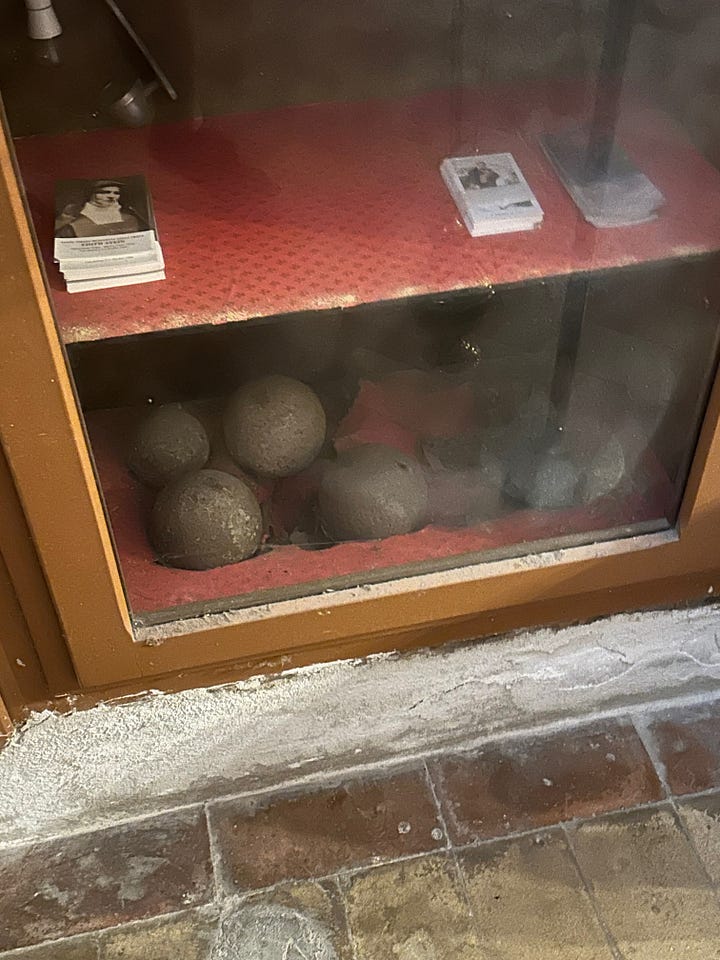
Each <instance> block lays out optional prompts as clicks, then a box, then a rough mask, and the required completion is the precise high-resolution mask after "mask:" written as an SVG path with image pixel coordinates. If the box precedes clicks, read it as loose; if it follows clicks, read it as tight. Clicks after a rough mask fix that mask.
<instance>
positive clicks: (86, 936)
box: [0, 903, 216, 960]
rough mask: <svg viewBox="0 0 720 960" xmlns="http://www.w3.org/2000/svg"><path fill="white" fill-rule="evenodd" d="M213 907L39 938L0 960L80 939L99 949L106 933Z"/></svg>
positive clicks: (3, 953) (3, 954)
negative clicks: (47, 938) (67, 934)
mask: <svg viewBox="0 0 720 960" xmlns="http://www.w3.org/2000/svg"><path fill="white" fill-rule="evenodd" d="M215 907H216V904H214V903H202V904H198V905H197V906H195V907H186V908H185V909H184V910H171V911H170V912H169V913H156V914H153V915H152V916H151V917H139V918H136V919H135V920H125V921H124V922H123V923H114V924H112V925H111V926H109V927H100V928H99V929H98V930H87V931H85V932H84V933H74V934H72V935H71V936H65V937H56V938H55V939H53V940H40V941H38V943H31V944H28V945H27V946H26V947H13V948H12V949H11V950H5V951H0V960H5V958H8V960H12V958H13V957H19V956H22V954H23V952H27V951H28V950H39V949H40V947H52V946H53V944H58V943H60V944H64V943H79V942H80V941H81V940H85V941H87V942H88V943H93V942H94V943H95V944H96V945H97V946H98V949H99V947H100V946H101V943H100V941H101V939H102V937H103V936H104V935H105V934H107V933H113V932H115V931H119V930H120V931H121V930H128V929H133V928H137V927H142V926H143V925H144V924H151V923H154V922H155V921H156V920H174V919H176V918H178V917H186V916H190V915H191V914H197V913H207V912H208V911H210V910H213V909H214V908H215Z"/></svg>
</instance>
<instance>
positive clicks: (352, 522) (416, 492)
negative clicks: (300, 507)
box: [318, 443, 428, 541]
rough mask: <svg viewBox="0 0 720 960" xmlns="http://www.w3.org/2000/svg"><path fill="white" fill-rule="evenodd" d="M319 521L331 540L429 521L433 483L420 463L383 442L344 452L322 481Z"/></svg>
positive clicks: (376, 536) (368, 536)
mask: <svg viewBox="0 0 720 960" xmlns="http://www.w3.org/2000/svg"><path fill="white" fill-rule="evenodd" d="M318 508H319V514H320V523H321V525H322V528H323V530H324V531H325V534H326V535H327V536H328V537H330V539H331V540H336V541H337V540H380V539H382V538H383V537H392V536H395V535H396V534H401V533H410V532H411V531H412V530H417V529H418V528H419V527H421V526H422V525H423V523H425V521H426V518H427V513H428V488H427V483H426V482H425V477H424V475H423V471H422V468H421V467H420V464H419V463H418V462H417V461H416V460H413V458H412V457H408V456H406V455H405V454H404V453H401V452H400V451H399V450H395V449H393V448H392V447H387V446H384V445H382V444H378V443H368V444H364V445H363V446H359V447H353V448H352V449H351V450H346V451H344V452H343V453H341V454H340V456H339V457H338V459H337V460H336V461H335V462H334V463H333V464H331V465H330V466H329V467H328V468H327V470H326V471H325V473H324V474H323V477H322V480H321V481H320V489H319V492H318Z"/></svg>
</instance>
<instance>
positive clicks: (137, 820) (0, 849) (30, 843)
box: [0, 800, 207, 855]
mask: <svg viewBox="0 0 720 960" xmlns="http://www.w3.org/2000/svg"><path fill="white" fill-rule="evenodd" d="M206 804H207V801H206V800H193V801H192V803H183V804H179V805H178V806H174V807H163V808H162V809H161V810H155V811H153V812H151V813H139V814H136V815H134V816H132V817H120V818H119V819H118V820H111V821H110V820H108V821H100V822H98V823H97V824H95V825H94V826H92V827H90V829H84V830H83V829H79V830H68V831H66V832H64V833H48V834H47V835H45V834H42V835H40V836H31V837H30V836H28V837H24V838H22V839H20V838H18V839H15V840H6V841H4V842H1V841H0V855H1V854H3V853H5V851H8V852H11V851H13V850H20V849H22V848H23V847H41V846H43V845H45V844H48V845H49V844H51V843H55V842H57V841H63V840H73V839H74V838H76V837H90V836H92V835H93V834H96V833H108V832H109V831H111V830H116V829H119V828H123V827H128V826H130V825H131V824H133V825H134V824H140V825H142V824H143V823H144V822H145V821H151V820H163V819H164V818H165V817H170V816H173V815H174V814H178V813H188V812H190V811H193V810H196V811H197V812H198V813H200V812H201V811H202V810H203V809H204V808H205V806H206Z"/></svg>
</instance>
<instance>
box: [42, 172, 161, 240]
mask: <svg viewBox="0 0 720 960" xmlns="http://www.w3.org/2000/svg"><path fill="white" fill-rule="evenodd" d="M55 200H56V208H55V236H56V237H57V238H58V239H74V238H78V239H82V238H84V237H108V236H117V235H121V234H128V233H140V232H141V231H144V230H151V229H152V226H151V223H150V219H151V217H150V211H149V203H148V193H147V187H146V185H145V178H144V177H139V176H137V177H119V178H117V179H108V180H65V181H62V182H61V183H59V184H58V185H57V191H56V197H55Z"/></svg>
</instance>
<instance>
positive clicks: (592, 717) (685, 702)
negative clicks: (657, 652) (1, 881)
mask: <svg viewBox="0 0 720 960" xmlns="http://www.w3.org/2000/svg"><path fill="white" fill-rule="evenodd" d="M715 703H720V694H713V692H711V695H710V696H708V692H707V691H705V692H704V693H699V694H693V695H691V696H687V697H675V698H665V699H663V700H658V701H652V700H649V701H646V702H645V703H639V704H635V705H632V706H631V707H628V706H627V705H624V706H622V707H618V708H615V709H613V710H607V711H604V712H602V713H600V714H585V715H583V716H580V717H571V718H563V719H560V720H555V721H551V722H549V723H546V724H541V725H535V726H529V727H523V728H521V729H515V730H505V731H502V730H498V731H494V732H490V733H486V734H483V735H482V736H481V737H479V738H477V739H474V740H471V741H465V742H464V743H462V744H458V743H454V744H448V745H445V746H443V747H437V748H436V749H434V750H431V751H429V752H426V753H422V752H416V753H413V754H410V755H407V756H404V757H397V756H394V757H389V758H386V759H384V760H380V761H377V762H376V763H369V764H357V765H354V766H348V767H339V768H334V769H333V770H329V771H326V770H323V771H319V772H315V773H310V774H308V775H307V776H305V777H299V778H296V779H293V780H282V781H279V782H277V783H275V784H271V785H268V786H265V787H261V788H259V789H258V788H255V789H251V788H248V789H244V790H240V791H236V792H233V793H227V794H223V795H221V796H219V797H205V798H202V799H197V800H192V801H188V802H186V803H175V804H174V805H172V806H169V807H163V808H161V809H160V810H155V811H151V812H142V813H136V814H133V815H130V816H126V817H124V818H122V819H120V820H113V821H100V822H98V823H97V824H95V825H93V826H92V827H91V828H90V829H85V830H77V829H68V830H64V831H63V830H60V831H58V832H53V831H51V832H49V833H47V834H42V835H39V836H37V835H35V836H25V837H17V838H14V839H11V840H6V841H4V842H3V841H0V852H2V851H3V850H5V849H11V848H13V849H15V848H17V847H22V846H25V845H30V844H32V845H37V844H42V843H46V842H51V841H53V840H63V839H65V838H66V837H72V836H79V835H82V834H86V833H100V832H102V831H104V830H108V829H112V828H113V827H115V826H124V825H128V824H131V823H135V822H136V821H142V820H148V819H153V818H159V817H162V816H164V815H166V814H171V813H181V812H183V811H186V810H191V809H193V808H196V807H197V808H201V807H202V808H206V807H207V806H216V805H217V806H219V805H222V804H224V803H229V804H231V803H232V802H233V801H239V800H247V799H251V798H255V797H263V796H267V795H271V794H280V793H284V792H292V791H294V790H295V789H298V790H302V789H303V788H312V787H313V786H318V787H322V786H323V785H325V784H330V783H332V782H334V781H336V780H338V779H348V780H349V779H360V778H361V777H363V776H372V774H373V772H374V771H377V775H378V779H380V778H382V777H383V776H384V775H386V774H390V775H391V773H392V772H399V771H400V770H401V769H403V768H409V767H412V766H415V767H418V766H420V765H422V764H425V763H427V762H428V761H430V760H434V759H439V758H444V757H447V756H450V757H462V756H471V755H473V754H476V753H478V752H480V751H481V750H483V749H484V748H485V747H489V746H496V745H497V746H499V745H502V744H506V743H512V742H513V741H519V742H521V741H522V740H524V739H542V738H543V736H546V737H552V736H553V735H555V734H557V733H560V732H562V731H563V730H570V729H582V728H583V727H589V726H592V725H594V724H596V723H603V722H607V721H612V720H615V721H621V720H622V719H623V718H625V719H629V720H630V723H631V725H632V726H633V727H634V728H635V730H636V732H638V723H639V722H642V721H641V719H640V718H641V717H642V715H643V714H646V715H647V714H653V713H662V712H665V711H667V710H676V709H683V708H685V709H692V708H693V707H695V706H699V705H701V704H702V705H709V704H715ZM638 735H640V734H639V732H638ZM641 740H642V737H641ZM643 746H645V749H646V750H647V746H646V745H645V743H644V742H643ZM650 759H651V761H652V762H653V766H655V758H654V757H652V756H651V757H650ZM656 772H657V771H656ZM658 776H660V774H659V773H658ZM661 782H662V777H661Z"/></svg>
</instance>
